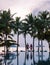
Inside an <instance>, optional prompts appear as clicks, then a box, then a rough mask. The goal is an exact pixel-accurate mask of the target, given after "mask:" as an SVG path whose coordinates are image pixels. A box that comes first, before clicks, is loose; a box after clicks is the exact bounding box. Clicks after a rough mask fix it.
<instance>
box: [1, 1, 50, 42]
mask: <svg viewBox="0 0 50 65" xmlns="http://www.w3.org/2000/svg"><path fill="white" fill-rule="evenodd" d="M1 9H2V10H7V9H10V10H11V13H12V14H13V13H16V15H15V17H16V16H20V17H21V19H23V18H25V16H26V15H27V14H29V13H32V14H33V15H36V14H37V13H38V12H39V11H43V10H48V11H50V0H0V10H1ZM14 38H15V39H16V37H14ZM30 38H31V37H30V36H29V35H28V38H27V42H28V43H32V40H31V39H30ZM21 40H22V41H21ZM23 40H24V39H23V36H20V42H21V43H24V41H23ZM29 40H30V41H29Z"/></svg>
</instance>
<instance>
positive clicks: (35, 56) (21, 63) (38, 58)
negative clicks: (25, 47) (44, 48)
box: [0, 52, 50, 65]
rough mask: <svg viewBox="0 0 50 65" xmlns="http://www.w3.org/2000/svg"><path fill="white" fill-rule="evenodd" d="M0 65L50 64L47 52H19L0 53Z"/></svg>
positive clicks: (49, 54)
mask: <svg viewBox="0 0 50 65" xmlns="http://www.w3.org/2000/svg"><path fill="white" fill-rule="evenodd" d="M0 65H50V53H49V52H19V54H18V55H17V53H16V52H15V53H9V54H6V55H0Z"/></svg>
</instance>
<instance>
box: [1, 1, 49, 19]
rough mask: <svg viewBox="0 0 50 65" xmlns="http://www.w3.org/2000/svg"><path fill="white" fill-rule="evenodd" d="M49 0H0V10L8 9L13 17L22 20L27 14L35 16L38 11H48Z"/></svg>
mask: <svg viewBox="0 0 50 65" xmlns="http://www.w3.org/2000/svg"><path fill="white" fill-rule="evenodd" d="M49 6H50V0H0V10H1V9H2V10H3V9H4V10H5V9H6V10H7V9H9V8H10V10H11V13H12V14H13V13H16V15H15V16H20V17H21V18H24V17H25V15H27V14H29V13H33V15H34V14H36V13H37V12H39V11H40V10H44V9H46V10H50V7H49Z"/></svg>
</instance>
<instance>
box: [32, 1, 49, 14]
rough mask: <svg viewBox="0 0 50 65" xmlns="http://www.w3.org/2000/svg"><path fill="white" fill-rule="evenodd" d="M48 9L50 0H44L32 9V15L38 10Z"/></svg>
mask: <svg viewBox="0 0 50 65" xmlns="http://www.w3.org/2000/svg"><path fill="white" fill-rule="evenodd" d="M45 10H47V11H50V0H46V1H44V2H43V3H42V4H41V5H40V6H37V7H36V8H35V9H33V10H32V13H33V15H37V14H38V12H39V11H45Z"/></svg>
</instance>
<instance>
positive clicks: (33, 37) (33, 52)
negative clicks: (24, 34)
mask: <svg viewBox="0 0 50 65" xmlns="http://www.w3.org/2000/svg"><path fill="white" fill-rule="evenodd" d="M33 65H34V37H33Z"/></svg>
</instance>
